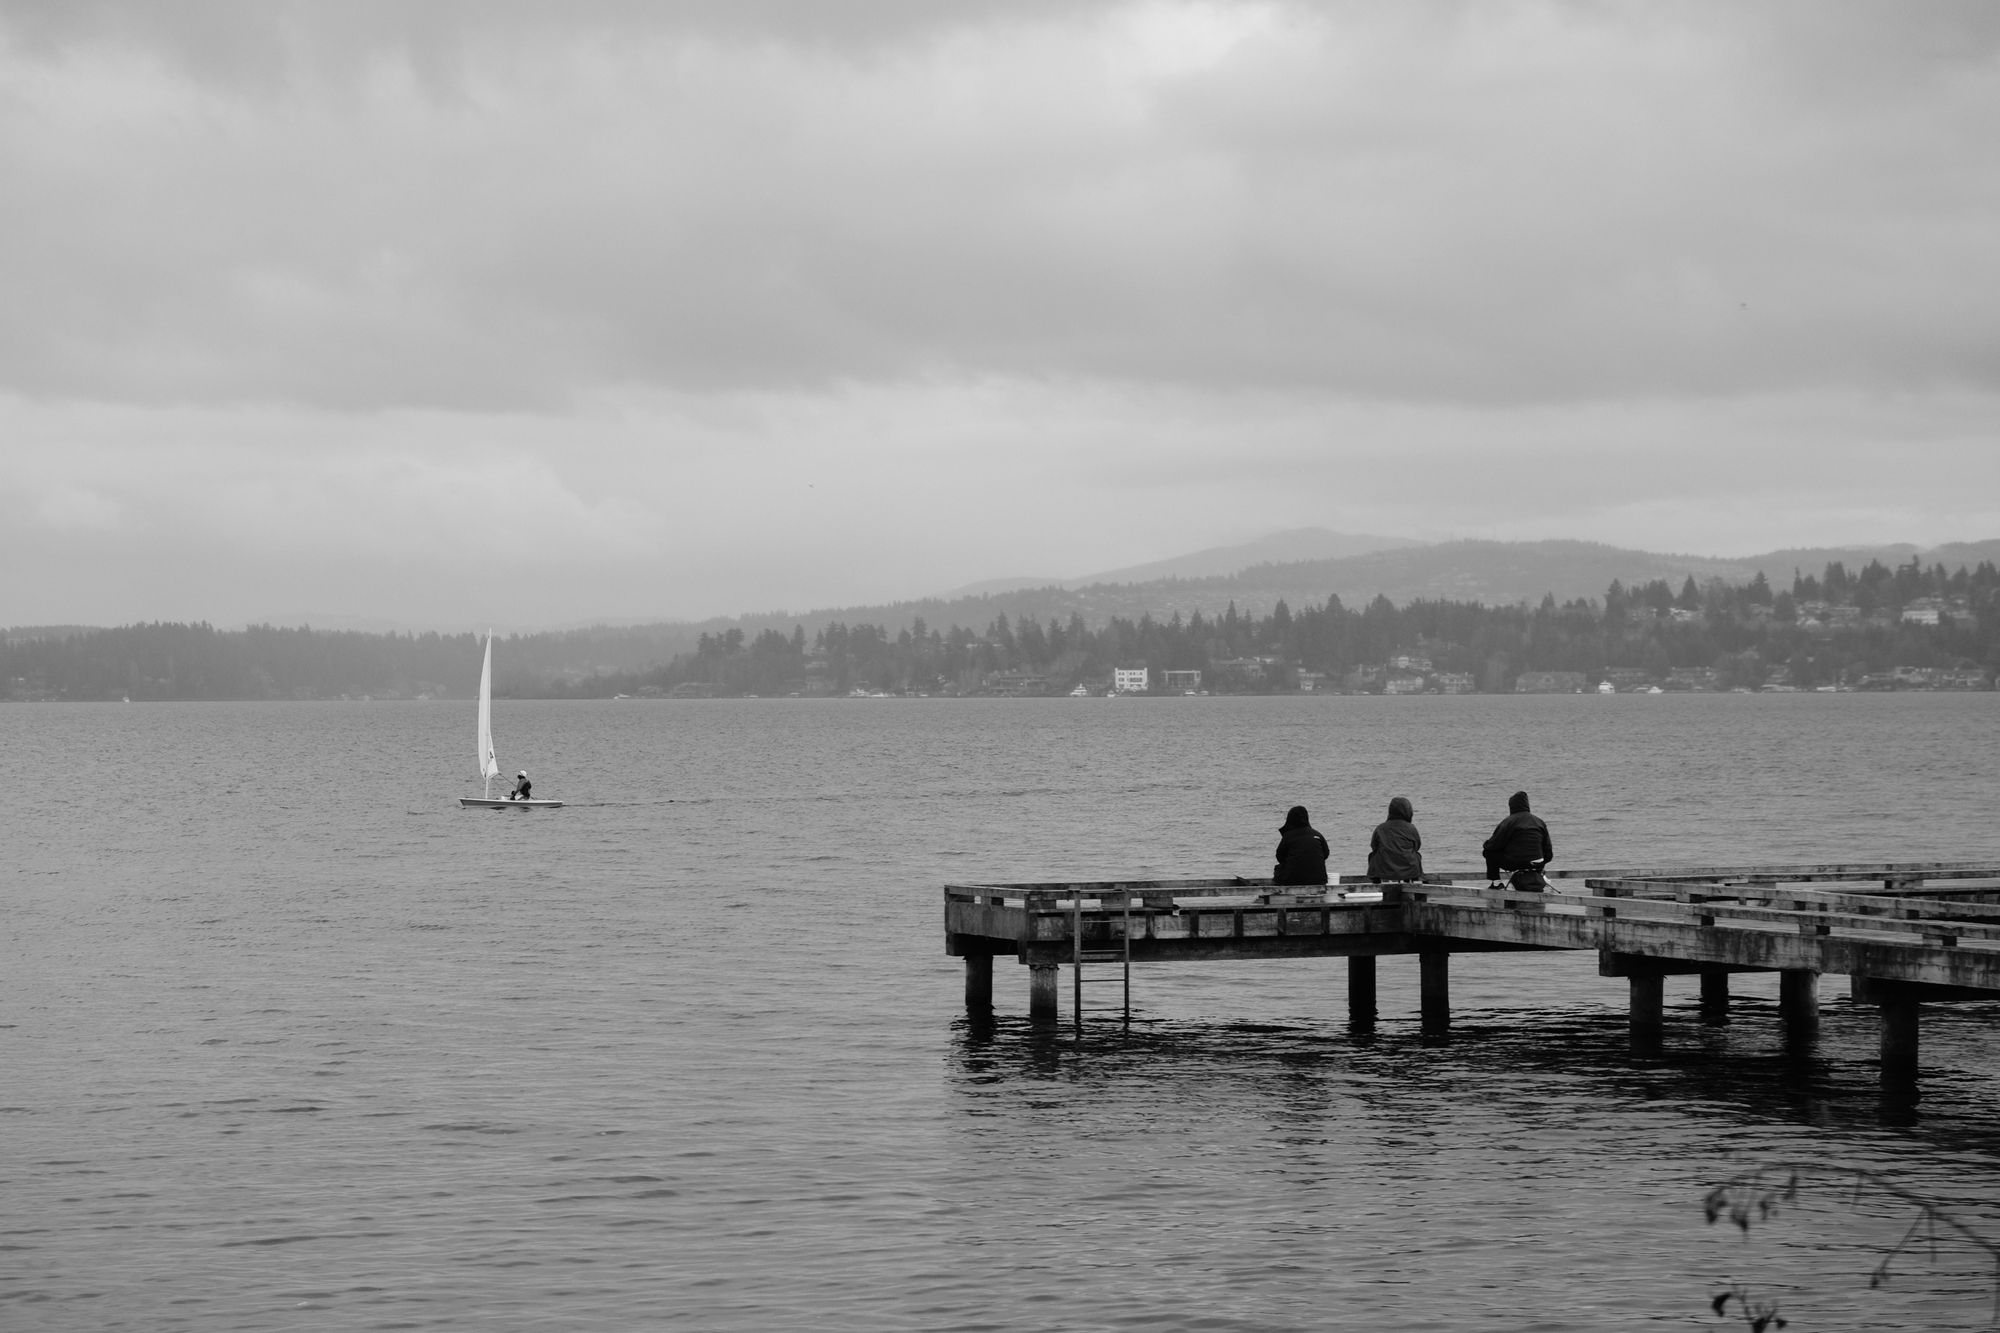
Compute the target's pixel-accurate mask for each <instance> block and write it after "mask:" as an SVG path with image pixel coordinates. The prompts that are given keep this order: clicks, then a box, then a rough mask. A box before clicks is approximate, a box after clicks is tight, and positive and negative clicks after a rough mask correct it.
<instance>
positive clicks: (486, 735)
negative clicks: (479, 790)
mask: <svg viewBox="0 0 2000 1333" xmlns="http://www.w3.org/2000/svg"><path fill="white" fill-rule="evenodd" d="M479 775H480V776H481V777H483V778H485V779H486V795H484V796H461V797H459V798H458V803H459V806H460V807H461V808H463V809H467V810H560V809H562V802H561V801H535V800H511V799H508V798H506V797H502V798H501V799H499V800H495V799H493V779H494V778H497V777H499V776H500V756H499V755H498V754H496V753H495V752H494V749H493V632H492V631H491V630H488V631H487V633H486V662H485V664H484V665H483V666H481V667H480V668H479ZM524 776H525V775H524Z"/></svg>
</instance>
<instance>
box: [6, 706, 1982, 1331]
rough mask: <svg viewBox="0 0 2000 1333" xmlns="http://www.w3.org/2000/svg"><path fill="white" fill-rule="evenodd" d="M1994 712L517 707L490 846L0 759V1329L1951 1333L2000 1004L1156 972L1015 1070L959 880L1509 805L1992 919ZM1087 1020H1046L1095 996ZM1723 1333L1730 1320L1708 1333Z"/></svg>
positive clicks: (358, 781)
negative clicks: (1776, 1204)
mask: <svg viewBox="0 0 2000 1333" xmlns="http://www.w3.org/2000/svg"><path fill="white" fill-rule="evenodd" d="M1996 722H2000V695H1995V694H1969V695H1841V696H1821V695H1782V696H1728V695H1724V696H1677V695H1668V696H1624V695H1621V696H1613V697H1597V696H1582V697H1521V698H1510V697H1485V696H1469V697H1448V698H1414V699H1385V698H1312V697H1299V698H1215V699H1118V700H1105V699H1084V700H1071V699H1060V700H914V699H913V700H897V699H868V700H712V701H659V702H655V701H639V700H632V701H609V702H594V703H546V702H544V703H519V702H511V701H507V700H502V701H500V702H498V703H497V704H496V706H495V721H494V726H495V732H496V735H497V739H498V746H499V752H500V759H501V763H502V764H503V765H504V766H505V768H506V770H507V772H509V773H512V772H513V771H514V770H515V769H516V768H520V767H525V768H527V769H528V770H529V771H530V772H531V773H532V774H533V775H534V779H535V794H536V795H537V796H547V797H553V798H557V799H561V800H565V801H568V802H570V805H569V806H568V808H565V809H563V810H560V811H554V812H547V813H536V814H532V815H524V814H519V813H501V814H493V813H481V812H471V811H461V810H460V809H458V807H457V799H456V798H457V797H459V796H461V795H476V794H478V792H479V790H480V783H479V781H478V779H477V778H476V777H475V776H474V768H475V766H474V758H473V748H474V747H473V710H472V706H471V705H470V704H464V703H444V702H435V703H375V704H366V703H326V704H243V705H200V704H184V705H183V704H147V705H137V704H135V705H129V706H121V705H115V704H109V705H11V706H6V707H0V754H4V755H6V756H7V758H8V760H9V765H8V766H9V769H10V776H11V778H12V781H11V782H10V783H9V787H10V791H9V799H8V802H7V806H6V810H5V813H4V815H0V829H4V839H0V853H4V862H3V863H0V907H3V908H4V918H0V920H4V925H0V939H4V948H0V1061H4V1064H0V1070H4V1073H3V1074H0V1325H4V1326H5V1327H8V1328H22V1329H29V1328H33V1329H79V1330H84V1329H87V1330H98V1329H145V1330H149V1331H150V1330H181V1329H186V1330H202V1331H203V1333H215V1331H217V1330H273V1329H316V1330H317V1329H391V1328H400V1329H411V1328H424V1329H428V1328H461V1329H478V1330H493V1329H501V1330H514V1329H520V1330H528V1329H536V1330H548V1329H565V1330H569V1329H628V1328H646V1327H672V1328H688V1329H718V1330H771V1329H806V1328H835V1329H936V1330H974V1329H1009V1330H1011V1329H1050V1330H1055V1329H1062V1330H1073V1329H1135V1330H1136V1329H1144V1330H1239V1329H1240V1330H1267V1329H1322V1328H1329V1327H1352V1328H1357V1329H1393V1330H1404V1329H1409V1330H1415V1329H1509V1330H1515V1329H1544V1330H1568V1329H1577V1330H1582V1329H1603V1328H1627V1327H1634V1326H1639V1325H1657V1326H1665V1327H1687V1328H1697V1327H1703V1328H1724V1327H1729V1326H1730V1325H1729V1324H1727V1323H1725V1322H1724V1321H1722V1320H1720V1319H1718V1318H1717V1317H1716V1316H1715V1315H1713V1314H1712V1313H1711V1311H1710V1307H1709V1301H1710V1298H1711V1297H1712V1296H1714V1295H1715V1294H1716V1293H1717V1292H1719V1291H1722V1290H1724V1289H1726V1288H1727V1287H1728V1286H1729V1285H1730V1284H1731V1283H1737V1282H1740V1283H1742V1284H1744V1285H1745V1287H1746V1288H1748V1289H1750V1290H1751V1291H1753V1292H1754V1293H1756V1294H1758V1295H1759V1296H1760V1298H1772V1299H1777V1300H1779V1301H1780V1302H1781V1303H1782V1305H1783V1312H1784V1314H1785V1315H1786V1316H1787V1317H1788V1318H1789V1319H1790V1320H1791V1321H1792V1327H1793V1329H1795V1330H1800V1329H1808V1328H1815V1329H1817V1328H1855V1329H1859V1328H1878V1329H1879V1328H1924V1329H1932V1328H1978V1327H1983V1326H1986V1325H1987V1324H1988V1322H1989V1321H1990V1320H1991V1319H1992V1317H1993V1315H1994V1289H1993V1283H1994V1273H1993V1270H1992V1263H1991V1260H1990V1258H1988V1257H1986V1256H1983V1255H1980V1254H1977V1253H1972V1252H1969V1251H1967V1250H1966V1249H1964V1248H1963V1247H1950V1246H1947V1247H1945V1248H1944V1249H1942V1250H1940V1251H1939V1252H1938V1254H1937V1256H1936V1258H1935V1260H1933V1259H1932V1258H1931V1257H1930V1254H1929V1252H1928V1251H1920V1252H1919V1253H1916V1254H1911V1255H1907V1256H1905V1257H1903V1258H1901V1259H1899V1260H1898V1261H1897V1263H1896V1264H1895V1266H1894V1269H1893V1276H1892V1277H1891V1278H1890V1280H1889V1281H1888V1282H1887V1283H1885V1284H1883V1285H1881V1286H1878V1287H1875V1288H1872V1289H1871V1287H1870V1285H1869V1278H1868V1275H1869V1272H1870V1270H1871V1269H1872V1268H1873V1267H1874V1265H1875V1264H1876V1263H1877V1261H1878V1260H1879V1259H1880V1257H1881V1250H1882V1247H1885V1246H1887V1245H1891V1244H1893V1243H1894V1242H1895V1240H1896V1239H1897V1238H1898V1237H1899V1236H1900V1235H1901V1234H1902V1233H1903V1231H1904V1229H1905V1228H1907V1227H1908V1225H1909V1223H1910V1221H1911V1220H1912V1214H1911V1213H1910V1211H1909V1210H1908V1209H1906V1208H1902V1207H1900V1206H1893V1205H1892V1204H1891V1203H1889V1202H1887V1201H1885V1200H1883V1199H1879V1198H1874V1197H1864V1198H1861V1199H1858V1200H1857V1199H1855V1198H1854V1196H1852V1195H1851V1194H1849V1193H1846V1192H1844V1191H1842V1190H1841V1189H1839V1188H1837V1187H1834V1186H1831V1185H1828V1186H1825V1187H1815V1186H1812V1185H1810V1184H1809V1186H1808V1188H1807V1190H1806V1191H1805V1193H1804V1194H1802V1195H1801V1197H1800V1199H1799V1200H1798V1202H1797V1204H1796V1205H1795V1206H1794V1205H1787V1207H1786V1209H1785V1210H1784V1211H1783V1212H1782V1213H1781V1215H1780V1216H1778V1217H1777V1218H1774V1219H1772V1220H1770V1221H1768V1222H1765V1223H1761V1224H1760V1225H1758V1226H1756V1227H1753V1228H1752V1230H1751V1232H1750V1234H1749V1235H1748V1236H1747V1237H1745V1236H1743V1235H1741V1234H1739V1233H1738V1232H1737V1231H1736V1230H1735V1229H1734V1228H1732V1227H1729V1226H1727V1225H1726V1224H1719V1225H1716V1226H1707V1225H1704V1221H1703V1216H1702V1207H1701V1201H1702V1196H1703V1194H1704V1192H1705V1191H1706V1190H1707V1189H1708V1188H1709V1187H1710V1186H1711V1185H1713V1184H1715V1183H1716V1182H1718V1181H1720V1180H1721V1179H1723V1178H1725V1177H1727V1176H1728V1175H1730V1174H1731V1173H1732V1172H1734V1171H1736V1170H1738V1169H1740V1168H1741V1167H1743V1166H1745V1165H1750V1164H1754V1163H1757V1162H1763V1161H1778V1160H1786V1161H1795V1160H1806V1161H1811V1162H1819V1163H1825V1164H1827V1165H1828V1166H1832V1167H1840V1166H1849V1167H1870V1168H1879V1169H1888V1170H1892V1171H1893V1172H1894V1173H1895V1174H1896V1178H1897V1179H1898V1180H1900V1181H1901V1182H1902V1183H1904V1184H1905V1185H1907V1186H1908V1187H1910V1188H1911V1189H1914V1190H1918V1191H1921V1192H1922V1193H1924V1194H1926V1195H1928V1196H1930V1197H1932V1198H1934V1199H1936V1200H1937V1201H1938V1202H1940V1203H1941V1204H1944V1205H1946V1206H1948V1207H1950V1208H1952V1209H1953V1210H1955V1211H1956V1212H1957V1213H1958V1214H1959V1215H1960V1216H1961V1217H1962V1218H1963V1219H1964V1220H1966V1221H1968V1222H1970V1223H1972V1224H1973V1225H1975V1226H1977V1227H1979V1228H1980V1229H1982V1230H1983V1231H1984V1232H1985V1233H1986V1234H1987V1235H1988V1236H1991V1237H1995V1238H2000V1005H1987V1004H1979V1005H1966V1006H1951V1007H1947V1006H1936V1007H1933V1008H1930V1009H1927V1011H1926V1019H1925V1026H1924V1034H1923V1040H1924V1051H1923V1060H1924V1069H1925V1072H1924V1076H1923V1080H1922V1084H1921V1096H1920V1098H1919V1099H1917V1100H1916V1101H1915V1102H1914V1103H1911V1102H1910V1101H1908V1100H1906V1099H1885V1098H1884V1097H1883V1095H1882V1094H1881V1093H1880V1092H1879V1091H1878V1089H1877V1083H1876V1071H1875V1067H1874V1064H1873V1060H1874V1058H1875V1041H1876V1031H1877V1029H1876V1023H1875V1011H1874V1010H1873V1009H1871V1008H1867V1007H1865V1006H1858V1005H1853V1004H1850V1003H1849V1002H1848V1000H1847V998H1846V996H1847V988H1846V984H1845V980H1844V979H1842V978H1828V979H1827V980H1826V981H1825V982H1824V983H1823V985H1822V989H1821V994H1822V1000H1823V1004H1824V1011H1825V1017H1824V1031H1823V1035H1822V1037H1821V1039H1820V1040H1819V1042H1818V1043H1817V1045H1816V1046H1815V1047H1814V1048H1813V1049H1811V1050H1810V1051H1804V1052H1798V1051H1794V1052H1790V1053H1788V1052H1786V1051H1785V1050H1784V1048H1783V1046H1782V1044H1781V1042H1780V1039H1779V1030H1778V1025H1777V1021H1776V1017H1775V999H1776V990H1777V986H1776V981H1775V978H1739V979H1738V981H1737V984H1736V987H1735V991H1736V994H1737V996H1738V1000H1737V1003H1736V1006H1735V1010H1734V1013H1733V1016H1732V1021H1731V1022H1730V1024H1729V1025H1727V1026H1723V1027H1706V1026H1703V1025H1701V1024H1700V1023H1699V1022H1698V1018H1697V1009H1696V998H1697V997H1696V990H1695V983H1694V981H1693V980H1692V979H1670V981H1669V983H1668V1005H1669V1013H1668V1030H1667V1040H1666V1047H1665V1051H1664V1053H1663V1054H1661V1055H1658V1056H1652V1057H1642V1056H1637V1055H1634V1054H1633V1053H1631V1052H1630V1050H1629V1048H1628V1044H1627V1040H1626V1030H1625V1008H1624V1006H1625V984H1624V983H1623V982H1622V981H1617V980H1609V979H1601V978H1599V977H1598V976H1597V972H1596V958H1595V956H1594V955H1587V954H1577V955H1568V954H1565V955H1492V956H1485V957H1481V956H1478V955H1469V956H1461V957H1460V958H1458V959H1457V960H1455V961H1454V965H1453V971H1452V1000H1453V1009H1454V1028H1453V1033H1452V1036H1451V1038H1450V1040H1449V1041H1446V1042H1441V1043H1440V1042H1427V1041H1425V1040H1424V1039H1423V1038H1422V1036H1421V1034H1420V1032H1419V1030H1418V1024H1417V994H1416V972H1417V967H1416V960H1415V959H1414V958H1400V959H1399V958H1388V959H1384V960H1383V962H1382V964H1381V969H1380V974H1381V980H1380V1007H1381V1013H1382V1022H1381V1023H1380V1025H1379V1026H1378V1028H1377V1029H1376V1031H1375V1033H1374V1034H1373V1035H1372V1036H1371V1035H1368V1034H1365V1033H1364V1034H1356V1033H1353V1032H1350V1030H1349V1029H1348V1027H1347V1022H1346V999H1345V985H1346V976H1345V965H1344V964H1342V963H1340V962H1337V961H1300V962H1288V963H1282V964H1235V963H1211V964H1200V965H1187V966H1179V967H1162V968H1153V969H1146V968H1141V969H1139V970H1138V971H1137V974H1136V978H1135V995H1134V998H1135V1004H1136V1007H1137V1013H1136V1021H1135V1023H1134V1025H1133V1028H1132V1031H1131V1033H1130V1035H1129V1036H1127V1035H1125V1034H1123V1033H1122V1032H1121V1031H1120V1030H1119V1029H1117V1028H1116V1027H1115V1026H1114V1025H1111V1024H1109V1023H1101V1024H1096V1025H1094V1026H1091V1027H1089V1028H1087V1029H1086V1033H1085V1037H1084V1040H1083V1041H1082V1042H1081V1043H1080V1044H1079V1043H1078V1042H1077V1041H1075V1040H1074V1039H1073V1037H1072V1036H1071V1033H1070V1030H1069V1026H1068V1023H1067V1021H1065V1022H1064V1024H1063V1026H1062V1027H1061V1029H1060V1030H1059V1031H1058V1032H1056V1033H1054V1034H1050V1033H1047V1032H1036V1031H1031V1030H1030V1029H1029V1027H1028V1025H1027V1024H1026V1022H1025V1012H1026V991H1027V980H1026V969H1025V968H1021V967H1018V966H1016V965H1014V964H1012V963H1010V962H1007V961H1005V960H1003V961H1002V962H1000V963H999V964H998V965H997V966H996V968H995V973H996V985H995V1001H996V1004H997V1006H998V1009H999V1016H998V1020H997V1021H996V1022H994V1023H992V1024H990V1025H986V1024H981V1025H979V1026H978V1027H974V1026H973V1025H971V1024H969V1023H968V1022H967V1020H966V1018H965V1015H964V1013H963V1011H962V985H963V981H962V970H961V967H960V964H959V963H958V962H957V960H954V959H949V958H946V957H945V956H944V955H943V940H942V931H941V917H942V906H941V896H940V888H941V886H942V885H943V884H944V883H946V882H947V881H952V880H980V879H986V880H990V879H1053V878H1064V877H1076V878H1110V877H1113V876H1132V875H1140V874H1148V875H1164V876H1184V875H1227V874H1242V875H1267V874H1268V873H1269V871H1270V852H1271V849H1272V847H1273V846H1274V845H1275V844H1276V842H1277V829H1278V825H1279V823H1280V822H1281V821H1282V818H1283V815H1284V811H1285V808H1286V807H1287V806H1289V805H1291V804H1293V803H1295V802H1302V803H1304V804H1306V805H1307V806H1309V807H1310V808H1311V809H1312V812H1313V816H1314V822H1315V824H1316V825H1317V826H1318V827H1319V828H1320V829H1321V830H1322V831H1323V832H1324V833H1325V834H1326V835H1327V837H1328V838H1329V840H1330V841H1331V842H1332V843H1333V844H1334V847H1335V851H1336V856H1335V866H1334V867H1333V868H1335V869H1337V870H1342V871H1347V872H1350V873H1354V872H1359V871H1360V870H1361V869H1362V864H1363V861H1364V858H1365V854H1366V847H1367V839H1368V832H1369V830H1370V829H1371V828H1372V827H1373V825H1374V824H1375V823H1376V822H1378V821H1379V820H1380V819H1381V818H1382V817H1383V812H1384V807H1385V806H1386V804H1387V802H1388V799H1389V798H1390V797H1391V796H1392V795H1399V794H1400V795H1407V796H1409V797H1410V798H1411V799H1412V800H1413V801H1414V802H1415V804H1416V808H1417V824H1418V827H1419V828H1420V829H1421V830H1422V832H1423V835H1424V839H1425V843H1426V846H1425V855H1426V859H1427V861H1428V862H1429V864H1430V866H1431V868H1433V869H1439V870H1448V869H1462V868H1466V867H1472V866H1475V865H1476V864H1477V861H1478V855H1477V854H1478V846H1479V842H1480V840H1481V839H1482V838H1483V837H1484V836H1485V835H1486V834H1487V833H1488V832H1489V831H1490V830H1491V828H1492V826H1493V824H1494V823H1495V822H1496V821H1497V820H1498V819H1499V818H1500V817H1501V816H1502V815H1503V814H1504V813H1505V812H1506V798H1507V794H1508V793H1509V792H1511V791H1513V790H1514V789H1515V788H1517V787H1525V788H1526V789H1527V790H1529V791H1530V792H1531V793H1532V794H1533V796H1534V804H1535V809H1536V811H1537V813H1539V814H1541V815H1542V816H1543V817H1544V818H1546V819H1547V820H1548V821H1549V824H1550V827H1551V829H1552V831H1553V834H1554V840H1555V845H1556V855H1557V864H1558V865H1559V866H1562V867H1588V866H1614V865H1633V864H1639V865H1643V864H1671V863H1676V862H1679V863H1686V862H1690V861H1698V862H1721V863H1729V862H1812V861H1831V860H1888V859H1904V860H1946V859H1950V860H1966V859H2000V821H1996V819H1995V810H1996V804H2000V800H1996V798H2000V775H1996V764H1995V752H1996V741H2000V726H1996ZM1063 1003H1064V1008H1065V1020H1066V1019H1067V1006H1068V987H1067V977H1066V976H1065V982H1064V989H1063ZM1735 1326H1736V1327H1741V1326H1742V1325H1741V1323H1740V1321H1739V1322H1738V1323H1737V1324H1736V1325H1735Z"/></svg>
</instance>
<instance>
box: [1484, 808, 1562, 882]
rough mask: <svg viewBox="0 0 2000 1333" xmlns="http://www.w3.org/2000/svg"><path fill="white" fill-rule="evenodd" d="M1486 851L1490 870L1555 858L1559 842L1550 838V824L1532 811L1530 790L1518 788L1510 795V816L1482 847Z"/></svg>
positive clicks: (1522, 866) (1508, 809)
mask: <svg viewBox="0 0 2000 1333" xmlns="http://www.w3.org/2000/svg"><path fill="white" fill-rule="evenodd" d="M1480 850H1481V851H1483V852H1484V853H1485V854H1486V873H1487V874H1488V875H1489V876H1492V875H1495V874H1496V873H1497V872H1498V871H1501V870H1521V869H1524V868H1526V867H1527V866H1529V865H1532V864H1533V863H1535V862H1536V861H1540V862H1542V863H1543V864H1545V865H1546V864H1547V863H1548V862H1550V861H1553V860H1555V856H1556V845H1555V844H1554V843H1553V842H1551V841H1550V840H1549V826H1548V825H1547V824H1544V823H1543V822H1542V821H1541V820H1540V819H1539V818H1537V817H1536V816H1534V815H1532V814H1530V813H1529V812H1528V793H1526V792H1524V791H1517V792H1515V793H1514V794H1513V795H1512V796H1509V797H1508V798H1507V817H1506V818H1505V819H1503V820H1501V821H1500V822H1499V823H1498V824H1497V825H1495V826H1494V829H1493V836H1492V837H1490V838H1488V839H1487V840H1486V845H1485V846H1484V847H1482V848H1480Z"/></svg>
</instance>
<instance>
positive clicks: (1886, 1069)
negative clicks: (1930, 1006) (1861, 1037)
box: [1878, 986, 1918, 1085]
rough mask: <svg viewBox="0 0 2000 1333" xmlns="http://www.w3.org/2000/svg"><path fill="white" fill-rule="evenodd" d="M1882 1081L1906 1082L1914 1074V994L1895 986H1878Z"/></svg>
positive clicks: (1888, 1082) (1915, 1030)
mask: <svg viewBox="0 0 2000 1333" xmlns="http://www.w3.org/2000/svg"><path fill="white" fill-rule="evenodd" d="M1878 992H1879V993H1880V995H1881V1005H1882V1082H1883V1083H1885V1084H1905V1085H1906V1084H1909V1083H1913V1082H1915V1081H1916V1077H1917V1010H1918V1002H1917V997H1916V996H1915V995H1914V994H1912V993H1911V992H1909V991H1905V990H1902V989H1900V988H1898V987H1891V986H1880V987H1878Z"/></svg>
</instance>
